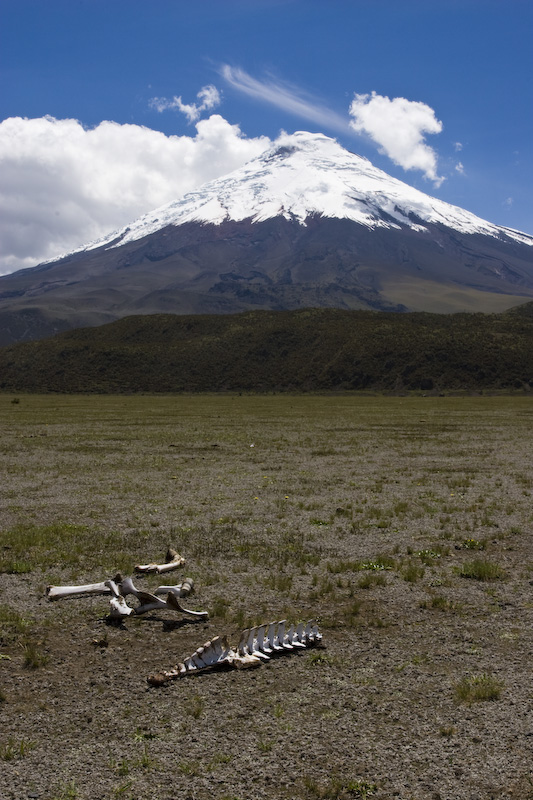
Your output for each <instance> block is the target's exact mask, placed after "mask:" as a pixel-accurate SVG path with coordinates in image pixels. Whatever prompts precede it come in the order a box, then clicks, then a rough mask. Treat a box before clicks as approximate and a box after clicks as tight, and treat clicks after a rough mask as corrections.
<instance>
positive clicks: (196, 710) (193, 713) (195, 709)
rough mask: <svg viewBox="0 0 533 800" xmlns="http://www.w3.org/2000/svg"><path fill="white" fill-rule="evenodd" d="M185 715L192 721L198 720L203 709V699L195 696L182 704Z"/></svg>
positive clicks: (197, 695)
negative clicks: (191, 718)
mask: <svg viewBox="0 0 533 800" xmlns="http://www.w3.org/2000/svg"><path fill="white" fill-rule="evenodd" d="M183 708H184V710H185V713H186V714H188V715H189V716H190V717H193V719H200V717H201V716H202V714H203V713H204V709H205V697H202V696H201V695H199V694H195V695H193V696H192V697H189V698H188V699H187V700H185V702H184V703H183Z"/></svg>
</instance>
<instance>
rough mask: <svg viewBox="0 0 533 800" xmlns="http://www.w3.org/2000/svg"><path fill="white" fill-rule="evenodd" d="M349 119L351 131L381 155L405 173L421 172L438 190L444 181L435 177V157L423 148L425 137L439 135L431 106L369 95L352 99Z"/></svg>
mask: <svg viewBox="0 0 533 800" xmlns="http://www.w3.org/2000/svg"><path fill="white" fill-rule="evenodd" d="M350 115H351V117H352V120H351V123H350V124H351V125H352V127H353V129H354V131H356V133H360V134H366V135H367V136H369V137H370V138H371V139H372V140H373V141H374V142H375V143H376V144H377V145H378V147H379V152H380V153H382V154H384V155H387V156H388V157H389V158H390V159H392V161H394V163H395V164H398V165H399V166H400V167H403V169H405V170H410V169H419V170H421V171H422V172H423V173H424V176H425V177H426V178H429V179H430V180H432V181H434V183H435V184H436V185H437V186H440V184H441V183H442V181H443V180H444V178H442V177H439V175H437V154H436V153H435V151H434V150H433V149H432V148H431V147H430V146H429V145H428V144H426V142H425V135H426V134H432V133H440V132H441V131H442V122H440V121H439V120H438V119H437V118H436V116H435V112H434V110H433V109H432V108H431V107H430V106H428V105H426V104H425V103H421V102H417V101H413V100H406V99H405V97H394V98H393V99H392V100H391V99H390V98H389V97H383V96H382V95H379V94H376V92H372V94H356V95H355V96H354V99H353V101H352V103H351V105H350Z"/></svg>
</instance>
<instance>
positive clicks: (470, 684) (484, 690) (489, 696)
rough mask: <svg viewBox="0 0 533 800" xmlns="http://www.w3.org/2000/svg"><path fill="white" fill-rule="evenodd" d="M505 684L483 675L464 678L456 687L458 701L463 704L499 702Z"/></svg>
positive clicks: (455, 692) (490, 676)
mask: <svg viewBox="0 0 533 800" xmlns="http://www.w3.org/2000/svg"><path fill="white" fill-rule="evenodd" d="M502 689H503V683H502V682H501V681H499V680H497V678H495V677H494V676H493V675H488V674H486V673H483V674H482V675H472V676H466V677H464V678H462V679H461V680H460V681H459V683H457V684H456V685H455V687H454V694H455V697H456V699H457V700H459V701H460V702H462V703H468V704H470V703H478V702H481V701H483V700H499V699H500V695H501V693H502Z"/></svg>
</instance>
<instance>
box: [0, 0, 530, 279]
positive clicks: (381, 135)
mask: <svg viewBox="0 0 533 800" xmlns="http://www.w3.org/2000/svg"><path fill="white" fill-rule="evenodd" d="M0 31H1V41H0V76H1V86H2V90H1V92H0V121H1V122H0V174H1V173H3V175H4V181H2V180H0V184H1V183H2V182H3V183H4V187H3V188H2V186H1V185H0V212H1V214H2V217H3V219H4V223H3V224H1V226H0V246H1V250H2V252H1V253H0V273H1V272H9V271H11V270H13V269H16V268H19V267H22V266H30V265H31V264H32V263H37V262H38V261H39V260H42V259H43V258H47V257H53V256H54V255H57V254H58V253H59V252H62V251H63V250H66V249H71V248H72V247H75V246H77V245H81V244H83V243H84V242H85V241H88V240H90V239H92V238H95V237H96V236H99V235H104V233H106V232H107V231H109V230H113V229H114V228H116V227H119V226H120V225H122V224H126V223H127V222H128V221H130V220H131V219H134V218H135V217H136V216H138V215H139V214H140V213H143V212H144V211H148V210H150V209H151V208H152V207H155V206H157V205H160V204H161V203H163V202H167V201H169V200H171V199H173V198H174V197H178V196H180V195H181V194H183V192H184V191H188V190H189V189H192V188H196V186H197V185H199V184H200V183H202V182H203V181H204V180H207V179H209V178H212V177H217V176H218V175H219V174H224V173H225V172H228V171H230V170H231V169H234V168H235V167H236V166H239V165H240V163H242V162H243V161H244V160H248V159H249V158H250V157H253V156H254V155H256V154H258V153H259V152H260V151H261V149H264V148H265V147H266V146H267V145H268V144H269V141H270V140H273V139H275V138H276V137H277V136H278V134H279V133H280V131H281V130H285V131H287V132H292V131H295V130H310V131H321V132H323V133H325V134H327V135H330V136H334V137H336V138H337V139H338V141H339V142H340V143H341V144H342V145H344V146H345V147H347V148H348V149H350V150H352V151H354V152H357V153H359V154H361V155H363V156H366V157H367V158H369V159H370V160H371V161H372V162H373V163H374V164H375V165H376V166H378V167H380V168H381V169H384V170H385V171H387V172H388V173H389V174H391V175H394V176H395V177H397V178H400V179H401V180H404V181H406V182H407V183H410V184H412V185H414V186H416V187H417V188H419V189H421V190H422V191H425V192H427V193H428V194H433V195H435V196H437V197H439V198H441V199H443V200H446V201H447V202H450V203H453V204H455V205H459V206H462V207H464V208H466V209H468V210H469V211H472V212H474V213H475V214H478V215H479V216H481V217H483V218H485V219H488V220H490V221H491V222H495V223H497V224H500V225H506V226H509V227H513V228H517V229H519V230H523V231H526V232H529V233H533V199H532V195H533V190H532V187H533V82H532V73H533V69H532V67H533V63H532V55H531V41H532V40H533V36H532V34H533V3H531V1H530V0H438V2H431V1H430V0H403V2H399V0H351V1H350V0H197V2H192V1H191V0H151V2H147V0H46V2H44V1H43V0H2V2H1V4H0ZM396 112H397V114H396ZM13 118H22V120H20V121H17V122H14V121H13ZM50 118H53V120H50ZM66 120H70V121H71V122H70V123H69V124H67V123H66V122H65V121H66ZM31 121H33V122H31ZM74 121H77V122H74ZM103 121H108V122H110V123H113V124H112V125H106V126H102V122H103ZM391 131H392V132H393V133H394V135H391ZM91 132H92V133H91ZM219 145H220V146H219Z"/></svg>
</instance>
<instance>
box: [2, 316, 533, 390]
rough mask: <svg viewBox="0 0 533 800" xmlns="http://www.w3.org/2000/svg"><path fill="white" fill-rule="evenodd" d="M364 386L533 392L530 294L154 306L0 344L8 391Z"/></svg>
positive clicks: (278, 388)
mask: <svg viewBox="0 0 533 800" xmlns="http://www.w3.org/2000/svg"><path fill="white" fill-rule="evenodd" d="M362 389H365V390H373V391H380V392H383V391H385V392H402V391H410V390H419V391H425V392H447V391H457V390H460V391H482V390H494V391H500V390H517V389H523V390H526V391H530V390H532V391H533V303H526V304H524V305H522V306H518V307H517V308H514V309H511V310H510V311H507V312H505V313H502V314H479V313H475V314H467V313H464V314H449V315H446V314H428V313H408V314H395V313H386V312H373V311H342V310H337V309H305V310H299V311H254V312H245V313H241V314H234V315H227V316H224V315H200V316H175V315H170V314H157V315H154V316H135V317H127V318H125V319H121V320H119V321H117V322H113V323H110V324H108V325H102V326H101V327H97V328H84V329H78V330H73V331H68V332H65V333H61V334H58V335H57V336H55V337H53V338H50V339H45V340H41V341H35V342H24V343H21V344H16V345H11V346H9V347H4V348H0V390H2V391H10V392H12V391H17V392H68V393H75V392H83V393H86V392H98V393H120V392H123V393H131V392H211V391H215V392H218V391H251V392H265V391H294V392H311V391H313V392H314V391H318V392H322V391H346V390H362Z"/></svg>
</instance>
